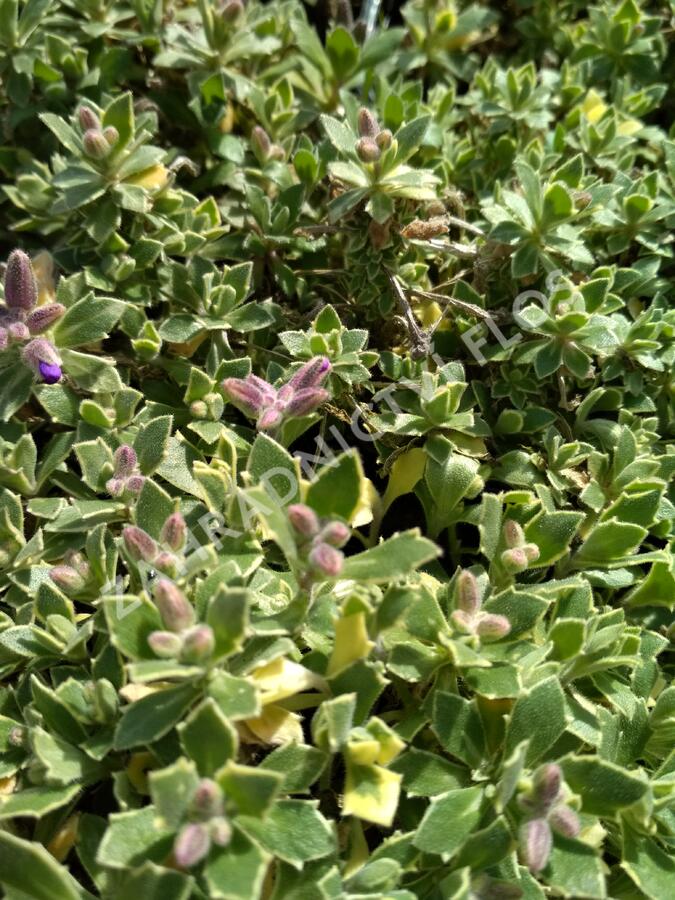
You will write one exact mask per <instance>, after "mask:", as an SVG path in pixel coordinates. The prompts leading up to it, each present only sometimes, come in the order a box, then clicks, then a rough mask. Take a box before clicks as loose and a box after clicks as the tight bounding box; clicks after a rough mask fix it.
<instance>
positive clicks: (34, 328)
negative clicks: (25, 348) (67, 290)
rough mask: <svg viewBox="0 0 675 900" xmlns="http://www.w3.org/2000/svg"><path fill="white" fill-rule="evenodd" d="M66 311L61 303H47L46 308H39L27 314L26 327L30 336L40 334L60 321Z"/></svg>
mask: <svg viewBox="0 0 675 900" xmlns="http://www.w3.org/2000/svg"><path fill="white" fill-rule="evenodd" d="M65 311H66V308H65V306H64V305H63V304H62V303H48V304H47V305H46V306H39V307H38V308H37V309H34V310H33V311H32V312H31V313H29V315H28V317H27V319H26V327H27V328H28V330H29V331H30V333H31V334H41V333H42V332H43V331H46V330H47V329H48V328H51V326H52V325H53V324H54V322H56V320H57V319H60V318H61V316H62V315H63V314H64V312H65Z"/></svg>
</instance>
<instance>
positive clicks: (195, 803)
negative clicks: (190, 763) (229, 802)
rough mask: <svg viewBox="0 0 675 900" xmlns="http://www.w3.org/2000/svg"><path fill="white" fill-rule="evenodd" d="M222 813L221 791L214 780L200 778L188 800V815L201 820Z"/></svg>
mask: <svg viewBox="0 0 675 900" xmlns="http://www.w3.org/2000/svg"><path fill="white" fill-rule="evenodd" d="M222 813H223V792H222V790H221V788H220V786H219V785H218V784H216V782H215V781H212V780H211V779H210V778H202V780H201V781H200V782H199V784H198V785H197V787H196V788H195V792H194V794H193V795H192V799H191V800H190V815H191V816H194V818H196V819H201V820H202V821H208V819H211V818H213V817H214V816H221V815H222Z"/></svg>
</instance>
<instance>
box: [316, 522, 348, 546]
mask: <svg viewBox="0 0 675 900" xmlns="http://www.w3.org/2000/svg"><path fill="white" fill-rule="evenodd" d="M319 537H320V540H322V541H325V543H326V544H330V545H331V546H332V547H344V545H345V544H346V543H347V541H348V540H349V538H350V537H351V531H350V530H349V528H348V527H347V526H346V525H345V524H344V522H337V521H335V522H329V523H328V524H327V525H325V526H324V527H323V528H322V529H321V534H320V535H319Z"/></svg>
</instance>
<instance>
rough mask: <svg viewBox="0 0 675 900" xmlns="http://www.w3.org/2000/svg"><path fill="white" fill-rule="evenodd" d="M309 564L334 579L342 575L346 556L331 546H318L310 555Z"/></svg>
mask: <svg viewBox="0 0 675 900" xmlns="http://www.w3.org/2000/svg"><path fill="white" fill-rule="evenodd" d="M309 562H310V564H311V565H312V567H313V568H314V569H317V570H318V571H319V572H321V573H323V574H324V575H326V576H327V577H328V578H334V577H335V576H336V575H339V574H340V571H341V569H342V563H343V562H344V555H343V554H342V553H341V552H340V551H339V550H336V549H335V547H331V545H330V544H317V545H316V546H315V547H314V548H313V549H312V552H311V553H310V554H309Z"/></svg>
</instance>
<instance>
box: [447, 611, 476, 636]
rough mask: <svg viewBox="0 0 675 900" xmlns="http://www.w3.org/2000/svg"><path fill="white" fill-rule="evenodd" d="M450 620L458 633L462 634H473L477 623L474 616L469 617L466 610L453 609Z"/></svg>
mask: <svg viewBox="0 0 675 900" xmlns="http://www.w3.org/2000/svg"><path fill="white" fill-rule="evenodd" d="M450 620H451V621H452V624H453V625H454V626H455V628H456V629H457V630H458V631H461V632H462V634H473V631H474V628H475V622H474V620H473V616H471V615H469V613H468V612H466V611H465V610H463V609H453V611H452V612H451V613H450Z"/></svg>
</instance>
